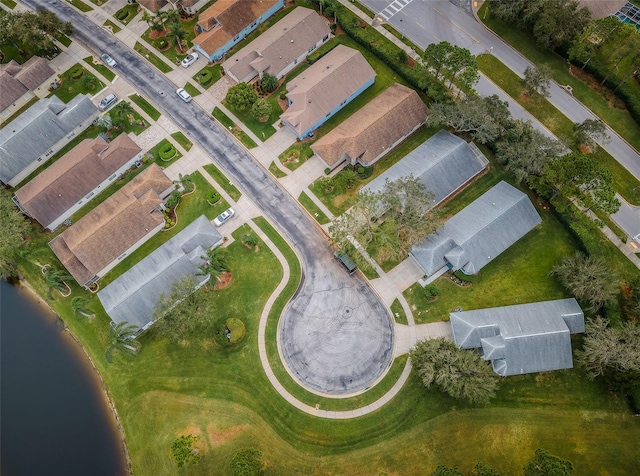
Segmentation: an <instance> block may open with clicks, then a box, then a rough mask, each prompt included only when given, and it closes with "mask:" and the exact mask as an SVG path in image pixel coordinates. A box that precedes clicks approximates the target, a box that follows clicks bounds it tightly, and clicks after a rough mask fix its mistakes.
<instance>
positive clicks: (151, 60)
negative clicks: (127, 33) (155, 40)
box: [133, 41, 173, 73]
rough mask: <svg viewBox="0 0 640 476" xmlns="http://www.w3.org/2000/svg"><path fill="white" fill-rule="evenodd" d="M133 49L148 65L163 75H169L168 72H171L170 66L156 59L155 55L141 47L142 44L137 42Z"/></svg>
mask: <svg viewBox="0 0 640 476" xmlns="http://www.w3.org/2000/svg"><path fill="white" fill-rule="evenodd" d="M133 49H134V50H136V51H137V52H138V53H140V54H141V55H142V56H143V57H145V58H146V59H147V60H148V61H149V63H151V64H152V65H154V66H155V67H156V68H158V69H159V70H160V71H162V72H163V73H169V72H170V71H173V68H172V67H171V66H169V65H168V64H167V63H165V62H164V61H162V60H161V59H160V58H158V57H157V56H156V55H155V54H153V53H152V52H151V51H149V49H148V48H146V47H145V46H143V45H142V43H140V42H139V41H136V44H135V46H134V48H133Z"/></svg>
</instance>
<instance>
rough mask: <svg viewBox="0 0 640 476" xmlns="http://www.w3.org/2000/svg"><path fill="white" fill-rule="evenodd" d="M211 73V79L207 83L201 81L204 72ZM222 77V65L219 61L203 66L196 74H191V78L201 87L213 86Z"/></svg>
mask: <svg viewBox="0 0 640 476" xmlns="http://www.w3.org/2000/svg"><path fill="white" fill-rule="evenodd" d="M207 72H209V73H211V80H209V82H207V83H203V82H202V79H201V78H202V77H203V76H204V74H205V73H207ZM221 77H222V65H221V64H220V63H216V64H214V65H213V66H205V67H204V68H202V69H201V70H200V71H198V72H197V73H196V74H194V75H193V79H194V80H195V81H196V82H197V83H198V84H199V85H200V86H202V87H203V88H206V89H209V88H210V87H211V86H213V85H214V84H215V83H216V82H217V81H218V80H219V79H220V78H221Z"/></svg>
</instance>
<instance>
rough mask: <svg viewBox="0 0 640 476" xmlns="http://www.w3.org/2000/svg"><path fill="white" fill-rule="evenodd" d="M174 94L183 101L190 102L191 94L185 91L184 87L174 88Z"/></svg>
mask: <svg viewBox="0 0 640 476" xmlns="http://www.w3.org/2000/svg"><path fill="white" fill-rule="evenodd" d="M176 94H177V95H178V96H180V99H182V100H183V101H184V102H191V94H189V93H188V92H186V91H185V90H184V88H178V89H176Z"/></svg>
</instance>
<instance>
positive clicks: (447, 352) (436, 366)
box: [410, 338, 498, 403]
mask: <svg viewBox="0 0 640 476" xmlns="http://www.w3.org/2000/svg"><path fill="white" fill-rule="evenodd" d="M410 357H411V364H412V366H413V368H414V369H415V371H416V373H417V374H418V376H419V377H420V379H421V380H422V383H423V384H424V386H425V387H427V388H430V387H432V386H433V387H436V388H438V389H439V390H441V391H443V392H446V393H448V394H449V395H450V396H452V397H453V398H458V399H463V400H467V401H469V402H471V403H486V402H488V401H489V400H490V399H491V398H492V397H493V396H494V395H495V392H496V388H497V387H498V377H497V376H496V375H495V374H494V373H493V371H492V370H491V367H490V366H489V363H488V362H485V361H484V360H482V359H481V358H480V356H479V355H477V354H475V353H474V352H472V351H469V350H465V349H460V348H459V347H458V346H456V345H455V344H454V343H453V342H450V341H448V340H446V339H443V338H440V339H429V340H424V341H422V342H418V344H417V345H416V346H415V347H414V349H413V350H412V351H411V353H410Z"/></svg>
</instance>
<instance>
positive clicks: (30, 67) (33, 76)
mask: <svg viewBox="0 0 640 476" xmlns="http://www.w3.org/2000/svg"><path fill="white" fill-rule="evenodd" d="M54 74H56V72H55V71H54V70H53V69H52V68H51V66H49V62H48V61H47V60H46V59H44V58H40V57H39V56H32V57H31V58H29V60H28V61H26V62H25V63H24V64H23V65H22V68H21V69H20V71H18V72H17V73H16V74H15V75H14V78H16V79H17V80H18V81H20V82H21V83H22V84H24V85H25V86H26V87H27V88H29V90H31V91H33V90H34V89H36V88H37V87H38V86H40V85H41V84H42V83H44V82H45V81H46V80H47V79H49V78H50V77H51V76H53V75H54Z"/></svg>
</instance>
